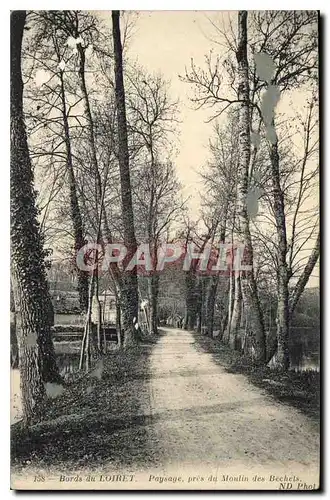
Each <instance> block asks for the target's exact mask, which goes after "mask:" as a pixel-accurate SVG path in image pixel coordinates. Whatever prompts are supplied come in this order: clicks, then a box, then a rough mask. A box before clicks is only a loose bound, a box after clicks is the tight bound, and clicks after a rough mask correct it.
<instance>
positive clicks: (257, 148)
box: [10, 10, 321, 491]
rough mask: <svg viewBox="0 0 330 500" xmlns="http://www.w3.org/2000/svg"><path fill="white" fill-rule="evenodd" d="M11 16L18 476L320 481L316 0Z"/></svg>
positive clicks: (156, 483) (41, 479)
mask: <svg viewBox="0 0 330 500" xmlns="http://www.w3.org/2000/svg"><path fill="white" fill-rule="evenodd" d="M10 28H11V34H10V61H11V66H10V90H11V95H10V101H11V102H10V132H11V135H10V141H11V144H10V146H11V161H10V168H11V180H10V187H11V274H10V277H11V279H10V317H11V322H10V346H11V349H10V359H11V488H12V489H14V490H75V489H80V490H90V489H91V490H198V491H203V490H219V491H221V490H285V491H290V490H295V491H306V490H307V491H308V490H319V489H320V488H321V478H320V411H319V408H320V294H319V292H320V288H319V253H320V231H319V230H320V226H319V107H320V102H319V62H320V61H319V45H320V16H319V12H318V11H313V10H309V11H293V10H276V11H267V10H265V11H252V10H251V11H221V10H218V11H201V10H200V11H184V10H182V11H104V10H102V11H101V10H99V11H94V10H80V11H74V10H65V11H64V10H63V11H62V10H39V11H12V12H11V13H10Z"/></svg>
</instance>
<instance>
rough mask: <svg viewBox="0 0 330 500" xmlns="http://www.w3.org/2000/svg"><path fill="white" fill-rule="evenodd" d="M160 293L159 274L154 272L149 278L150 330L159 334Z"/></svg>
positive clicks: (154, 333)
mask: <svg viewBox="0 0 330 500" xmlns="http://www.w3.org/2000/svg"><path fill="white" fill-rule="evenodd" d="M158 293H159V276H158V275H156V274H153V275H152V276H150V278H149V279H148V295H149V308H150V309H149V310H150V313H149V318H150V319H149V323H150V332H151V333H152V334H153V335H157V330H158V310H157V309H158Z"/></svg>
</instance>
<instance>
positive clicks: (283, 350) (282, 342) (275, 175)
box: [270, 142, 290, 370]
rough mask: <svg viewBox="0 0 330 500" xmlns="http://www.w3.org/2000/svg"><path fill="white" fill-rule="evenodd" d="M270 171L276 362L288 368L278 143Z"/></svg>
mask: <svg viewBox="0 0 330 500" xmlns="http://www.w3.org/2000/svg"><path fill="white" fill-rule="evenodd" d="M270 159H271V173H272V184H273V198H274V214H275V220H276V231H277V238H278V252H277V261H278V273H277V279H278V296H277V343H278V346H277V364H278V365H279V366H280V367H282V368H283V369H284V370H287V369H288V368H289V364H290V358H289V276H288V267H287V261H286V258H287V238H286V221H285V211H284V195H283V191H282V188H281V181H280V168H279V155H278V144H277V142H276V143H275V144H272V145H271V155H270Z"/></svg>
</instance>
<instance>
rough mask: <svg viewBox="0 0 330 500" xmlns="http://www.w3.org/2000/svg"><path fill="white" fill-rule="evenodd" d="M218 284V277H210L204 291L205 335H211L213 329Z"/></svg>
mask: <svg viewBox="0 0 330 500" xmlns="http://www.w3.org/2000/svg"><path fill="white" fill-rule="evenodd" d="M218 283H219V275H217V276H211V278H210V280H209V283H208V286H207V289H206V304H205V323H206V324H205V326H206V331H207V335H210V336H212V335H213V327H214V308H215V299H216V296H217V290H218Z"/></svg>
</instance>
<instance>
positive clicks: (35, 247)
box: [10, 11, 60, 423]
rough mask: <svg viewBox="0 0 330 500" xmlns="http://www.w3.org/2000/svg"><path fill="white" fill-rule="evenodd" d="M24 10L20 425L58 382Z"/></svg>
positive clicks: (15, 76) (19, 30) (15, 187)
mask: <svg viewBox="0 0 330 500" xmlns="http://www.w3.org/2000/svg"><path fill="white" fill-rule="evenodd" d="M25 19H26V12H25V11H14V12H12V13H11V19H10V27H11V33H10V35H11V36H10V49H11V68H10V84H11V88H10V99H11V100H10V134H11V135H10V138H11V158H10V170H11V176H10V194H11V257H12V285H13V294H14V301H15V308H16V311H17V312H19V313H20V316H21V328H20V329H19V331H18V345H19V365H20V374H21V391H22V405H23V420H24V421H25V423H28V422H29V421H30V420H31V418H32V417H33V416H37V414H38V411H39V408H40V405H41V403H42V400H43V397H44V393H45V390H44V386H43V381H54V380H60V377H59V372H58V369H57V366H56V360H55V352H54V346H53V343H52V338H51V330H50V327H51V317H50V303H51V301H50V295H49V290H48V284H47V280H46V269H45V262H44V259H45V253H44V250H43V245H42V241H41V238H40V232H39V223H38V210H37V208H36V202H35V199H36V194H35V191H34V188H33V182H34V179H33V171H32V166H31V161H30V155H29V150H28V144H27V137H26V131H25V124H24V115H23V81H22V73H21V49H22V39H23V31H24V25H25Z"/></svg>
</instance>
